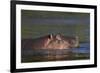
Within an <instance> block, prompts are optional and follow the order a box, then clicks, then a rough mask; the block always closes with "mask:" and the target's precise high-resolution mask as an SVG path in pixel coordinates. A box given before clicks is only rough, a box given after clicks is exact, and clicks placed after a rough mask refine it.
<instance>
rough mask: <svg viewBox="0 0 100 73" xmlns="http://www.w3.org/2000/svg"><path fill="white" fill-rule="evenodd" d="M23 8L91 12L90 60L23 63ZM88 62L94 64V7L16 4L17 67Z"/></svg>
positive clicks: (82, 63) (83, 63) (68, 64)
mask: <svg viewBox="0 0 100 73" xmlns="http://www.w3.org/2000/svg"><path fill="white" fill-rule="evenodd" d="M21 9H25V10H42V11H60V12H82V13H90V48H91V50H90V60H79V61H76V60H74V61H57V62H32V63H21ZM88 64H94V9H86V8H73V7H72V8H71V7H54V6H37V5H20V4H17V5H16V69H23V68H40V67H55V66H56V67H57V66H73V65H88Z"/></svg>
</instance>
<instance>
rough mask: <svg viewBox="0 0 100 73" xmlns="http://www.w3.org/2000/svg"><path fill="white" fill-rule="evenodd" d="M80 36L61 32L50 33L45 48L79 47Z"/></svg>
mask: <svg viewBox="0 0 100 73" xmlns="http://www.w3.org/2000/svg"><path fill="white" fill-rule="evenodd" d="M78 45H79V38H78V36H75V37H67V36H63V35H61V34H56V35H52V34H51V35H50V36H49V38H48V41H47V44H46V46H45V48H48V49H70V48H74V47H78Z"/></svg>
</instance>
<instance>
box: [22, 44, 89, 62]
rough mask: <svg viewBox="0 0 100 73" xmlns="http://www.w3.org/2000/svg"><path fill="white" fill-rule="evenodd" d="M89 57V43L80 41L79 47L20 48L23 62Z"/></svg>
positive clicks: (83, 58)
mask: <svg viewBox="0 0 100 73" xmlns="http://www.w3.org/2000/svg"><path fill="white" fill-rule="evenodd" d="M89 58H90V45H89V43H81V44H80V47H79V48H72V49H63V50H36V49H35V50H33V49H26V50H22V59H21V61H22V63H23V62H25V63H26V62H44V61H62V60H65V61H67V60H85V59H89Z"/></svg>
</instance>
